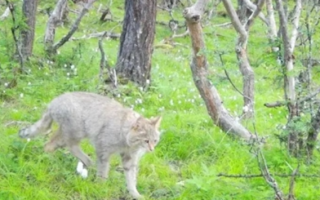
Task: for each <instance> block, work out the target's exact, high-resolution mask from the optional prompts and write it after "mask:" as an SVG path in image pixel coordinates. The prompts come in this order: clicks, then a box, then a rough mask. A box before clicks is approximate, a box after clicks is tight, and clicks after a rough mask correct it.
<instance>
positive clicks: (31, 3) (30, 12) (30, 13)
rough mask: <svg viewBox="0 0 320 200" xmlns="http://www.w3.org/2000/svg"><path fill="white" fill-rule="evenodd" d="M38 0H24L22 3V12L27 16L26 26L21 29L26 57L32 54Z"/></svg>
mask: <svg viewBox="0 0 320 200" xmlns="http://www.w3.org/2000/svg"><path fill="white" fill-rule="evenodd" d="M37 4H38V1H37V0H24V1H23V5H22V12H23V15H24V18H25V20H26V21H25V22H26V27H27V28H23V29H21V31H20V36H21V40H20V41H21V53H22V55H23V57H24V59H26V58H28V57H29V56H30V55H31V54H32V50H33V41H34V29H35V24H36V13H37Z"/></svg>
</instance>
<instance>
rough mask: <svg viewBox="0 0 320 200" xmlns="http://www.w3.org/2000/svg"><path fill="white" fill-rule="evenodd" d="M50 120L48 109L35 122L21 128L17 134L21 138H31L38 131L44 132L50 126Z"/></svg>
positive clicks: (38, 132)
mask: <svg viewBox="0 0 320 200" xmlns="http://www.w3.org/2000/svg"><path fill="white" fill-rule="evenodd" d="M52 120H53V119H52V117H51V115H50V113H49V110H47V111H46V112H45V113H44V114H43V115H42V117H41V119H39V120H38V121H37V122H36V123H34V124H33V125H31V126H30V127H27V128H23V129H21V130H20V131H19V136H20V137H21V138H33V137H35V136H37V135H38V134H40V133H46V132H47V131H48V130H49V129H50V127H51V124H52Z"/></svg>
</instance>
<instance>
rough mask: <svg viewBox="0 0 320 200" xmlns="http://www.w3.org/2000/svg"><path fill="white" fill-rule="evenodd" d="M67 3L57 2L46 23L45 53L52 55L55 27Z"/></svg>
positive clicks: (65, 1)
mask: <svg viewBox="0 0 320 200" xmlns="http://www.w3.org/2000/svg"><path fill="white" fill-rule="evenodd" d="M67 2H68V1H67V0H59V1H58V2H57V4H56V7H55V8H54V10H53V12H52V13H51V15H50V17H49V20H48V22H47V28H46V32H45V35H44V43H45V45H46V51H47V52H49V53H50V54H51V53H52V47H53V42H54V37H55V32H56V27H57V25H58V23H59V22H61V21H62V16H63V13H64V12H65V10H66V8H67Z"/></svg>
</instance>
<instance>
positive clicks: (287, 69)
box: [276, 0, 302, 155]
mask: <svg viewBox="0 0 320 200" xmlns="http://www.w3.org/2000/svg"><path fill="white" fill-rule="evenodd" d="M276 3H277V7H278V13H279V18H280V27H281V28H280V31H281V36H282V42H283V47H284V53H283V54H284V58H283V60H284V63H283V66H282V67H283V74H284V90H285V99H286V101H287V102H288V104H287V107H288V111H289V118H288V124H290V123H294V119H295V118H297V117H298V116H299V110H298V105H297V102H296V92H295V79H294V76H292V75H290V73H291V72H292V71H293V67H294V56H293V51H294V48H295V42H296V39H297V35H298V27H299V19H300V13H301V9H302V8H301V6H302V4H301V0H296V6H295V10H294V13H293V15H294V17H293V21H292V22H293V28H292V32H291V38H289V33H288V27H287V26H288V22H287V15H286V14H285V8H284V6H283V4H282V1H281V0H276ZM299 135H300V133H297V132H296V131H295V130H291V131H290V132H289V136H288V149H289V152H290V153H291V154H293V155H297V153H298V151H299V149H300V143H301V142H300V141H299Z"/></svg>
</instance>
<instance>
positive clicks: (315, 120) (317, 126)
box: [307, 107, 320, 158]
mask: <svg viewBox="0 0 320 200" xmlns="http://www.w3.org/2000/svg"><path fill="white" fill-rule="evenodd" d="M319 130H320V107H319V108H318V111H317V114H316V115H315V116H313V117H312V120H311V127H310V129H309V131H308V138H307V154H308V156H309V158H311V157H312V155H313V150H314V147H315V146H316V141H317V137H318V134H319Z"/></svg>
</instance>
